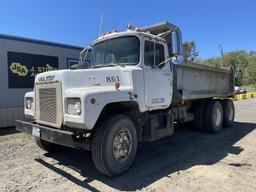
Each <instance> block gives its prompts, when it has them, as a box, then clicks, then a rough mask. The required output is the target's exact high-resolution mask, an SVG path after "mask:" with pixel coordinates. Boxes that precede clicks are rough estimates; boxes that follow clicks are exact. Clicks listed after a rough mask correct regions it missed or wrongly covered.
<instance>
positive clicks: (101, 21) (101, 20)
mask: <svg viewBox="0 0 256 192" xmlns="http://www.w3.org/2000/svg"><path fill="white" fill-rule="evenodd" d="M103 16H104V10H103V11H101V13H100V30H99V36H100V35H101V33H102V23H103Z"/></svg>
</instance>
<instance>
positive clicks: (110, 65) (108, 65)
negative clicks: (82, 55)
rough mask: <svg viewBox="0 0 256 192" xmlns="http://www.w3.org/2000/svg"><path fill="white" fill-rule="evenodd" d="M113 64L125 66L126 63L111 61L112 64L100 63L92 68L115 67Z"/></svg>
mask: <svg viewBox="0 0 256 192" xmlns="http://www.w3.org/2000/svg"><path fill="white" fill-rule="evenodd" d="M113 66H121V67H125V64H119V63H110V64H107V65H103V64H99V65H94V66H92V67H91V68H100V67H113Z"/></svg>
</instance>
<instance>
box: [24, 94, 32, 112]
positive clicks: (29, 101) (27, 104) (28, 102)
mask: <svg viewBox="0 0 256 192" xmlns="http://www.w3.org/2000/svg"><path fill="white" fill-rule="evenodd" d="M33 102H34V99H33V97H25V101H24V106H25V109H29V110H32V109H33Z"/></svg>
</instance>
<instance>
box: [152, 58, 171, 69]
mask: <svg viewBox="0 0 256 192" xmlns="http://www.w3.org/2000/svg"><path fill="white" fill-rule="evenodd" d="M172 58H173V57H169V58H168V59H166V60H164V61H162V62H161V63H159V64H157V65H155V66H153V67H152V68H158V67H160V66H161V65H163V64H165V63H167V62H169V61H170V60H172Z"/></svg>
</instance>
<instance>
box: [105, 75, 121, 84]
mask: <svg viewBox="0 0 256 192" xmlns="http://www.w3.org/2000/svg"><path fill="white" fill-rule="evenodd" d="M106 81H107V82H108V83H111V82H116V81H120V80H119V76H107V77H106Z"/></svg>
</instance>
